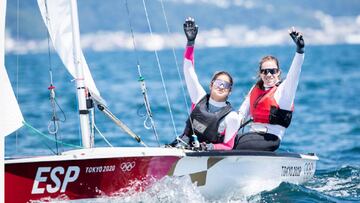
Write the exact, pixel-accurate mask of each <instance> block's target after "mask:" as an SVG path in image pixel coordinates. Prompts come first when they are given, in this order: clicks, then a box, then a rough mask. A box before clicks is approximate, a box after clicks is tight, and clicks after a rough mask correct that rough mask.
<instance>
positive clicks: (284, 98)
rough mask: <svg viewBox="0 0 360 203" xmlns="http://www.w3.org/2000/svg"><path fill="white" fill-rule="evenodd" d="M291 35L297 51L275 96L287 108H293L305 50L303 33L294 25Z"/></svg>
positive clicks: (282, 106)
mask: <svg viewBox="0 0 360 203" xmlns="http://www.w3.org/2000/svg"><path fill="white" fill-rule="evenodd" d="M289 35H290V37H291V38H292V39H293V41H294V43H295V44H296V53H295V56H294V59H293V61H292V63H291V66H290V69H289V72H288V74H287V76H286V79H285V80H284V81H283V82H282V83H281V84H280V85H279V87H278V89H277V91H276V92H275V94H274V98H275V100H276V101H277V103H278V104H279V107H280V108H281V109H285V110H291V109H292V105H293V103H294V99H295V93H296V89H297V86H298V83H299V78H300V72H301V67H302V64H303V61H304V52H305V42H304V39H303V35H302V34H301V33H299V32H297V31H296V30H295V28H294V27H292V30H289Z"/></svg>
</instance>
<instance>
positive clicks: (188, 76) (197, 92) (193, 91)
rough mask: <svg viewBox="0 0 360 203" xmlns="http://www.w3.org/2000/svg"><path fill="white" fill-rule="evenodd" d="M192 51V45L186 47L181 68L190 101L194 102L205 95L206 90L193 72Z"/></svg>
mask: <svg viewBox="0 0 360 203" xmlns="http://www.w3.org/2000/svg"><path fill="white" fill-rule="evenodd" d="M193 51H194V47H186V50H185V57H184V67H183V68H184V76H185V82H186V87H187V90H188V92H189V95H190V99H191V102H192V103H193V104H196V103H198V102H199V101H200V99H201V98H203V97H204V96H205V95H206V92H205V90H204V88H203V87H202V86H201V84H200V82H199V79H198V77H197V75H196V73H195V68H194V58H193Z"/></svg>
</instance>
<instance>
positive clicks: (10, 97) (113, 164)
mask: <svg viewBox="0 0 360 203" xmlns="http://www.w3.org/2000/svg"><path fill="white" fill-rule="evenodd" d="M45 1H46V4H45ZM1 3H2V4H5V5H1V8H3V9H4V12H2V14H1V17H2V18H1V22H0V23H1V27H0V29H1V33H0V38H1V39H0V40H1V42H2V43H0V44H1V49H0V54H1V57H0V58H1V59H0V85H1V87H0V88H1V91H0V98H1V99H0V116H1V125H0V137H1V138H2V139H3V138H4V137H5V136H7V135H9V134H11V133H12V132H14V131H16V130H17V129H18V128H20V127H22V126H23V125H24V123H25V122H24V118H23V116H22V113H21V111H20V108H19V104H18V102H17V100H16V97H15V94H14V92H13V89H12V87H11V83H10V80H9V77H8V75H7V72H6V69H5V62H4V59H5V57H4V56H5V51H4V43H3V42H4V35H5V34H4V33H5V14H6V12H5V8H6V1H1ZM38 4H39V8H40V12H41V14H42V17H43V20H44V22H45V24H46V26H47V29H48V32H49V35H50V38H51V41H52V42H53V46H54V48H55V50H56V52H57V53H58V54H59V56H60V58H61V60H62V61H63V63H64V65H65V66H66V68H67V69H68V71H69V72H70V73H71V75H72V76H73V77H74V79H75V81H76V86H77V87H76V88H77V98H78V108H79V117H80V119H79V123H80V127H81V135H82V145H83V146H82V149H75V150H69V151H65V152H62V153H60V154H58V155H51V156H37V157H24V158H13V159H6V160H5V194H4V195H3V197H5V202H12V203H13V202H29V201H32V200H44V199H45V198H58V197H65V198H66V199H70V200H73V199H89V198H97V197H101V196H104V195H106V196H112V195H114V194H118V193H119V191H125V192H126V191H127V190H128V189H129V188H130V187H136V188H135V190H136V191H143V190H146V189H147V188H149V187H151V185H152V184H153V183H154V182H156V181H158V180H161V179H162V178H164V177H167V176H170V177H171V176H174V177H181V176H188V177H190V179H191V181H192V182H193V183H194V184H196V185H197V186H198V188H199V190H200V192H201V193H202V194H203V196H204V197H206V198H218V197H220V196H221V195H227V194H229V193H230V192H234V191H242V192H244V193H246V192H248V190H249V188H251V187H252V186H255V185H258V184H259V182H261V181H264V180H265V181H266V182H267V183H268V184H267V186H266V187H265V186H264V187H261V188H260V191H261V190H270V189H273V188H275V187H277V186H278V185H279V184H280V183H282V182H289V183H294V184H301V183H304V182H306V181H308V180H310V179H311V178H312V177H313V176H314V173H315V170H316V161H317V160H318V157H317V156H316V155H315V154H297V153H285V152H284V153H281V152H260V151H241V150H231V151H196V150H191V149H186V148H175V147H147V146H146V145H145V144H144V143H143V142H142V141H141V139H140V137H139V136H137V135H136V134H135V133H133V132H132V131H131V130H130V129H129V128H128V127H127V126H126V125H125V124H123V123H122V122H121V121H120V120H118V119H117V118H116V117H114V116H113V115H112V114H111V112H110V111H109V110H108V109H107V107H106V104H105V102H104V100H103V99H102V98H101V96H100V92H99V91H98V90H97V88H96V86H95V83H94V80H93V79H92V76H91V73H90V70H89V68H88V66H87V64H86V60H85V57H84V55H83V53H82V51H81V48H80V34H79V25H78V16H77V4H76V0H38ZM89 100H93V101H95V103H96V105H97V106H98V107H99V109H100V110H101V111H103V112H104V113H105V114H106V115H108V116H109V117H110V118H111V119H112V120H113V121H114V122H115V123H116V124H117V125H120V127H122V128H123V130H125V131H126V132H127V133H128V134H129V135H130V136H132V137H133V138H134V139H136V140H137V141H138V142H140V143H142V144H143V145H144V146H143V147H94V143H93V139H92V138H91V137H92V132H91V130H90V128H91V127H90V126H89V123H90V122H89V116H90V115H89V106H88V105H87V104H88V102H87V101H89ZM136 181H138V182H141V184H137V185H135V186H133V183H134V182H136Z"/></svg>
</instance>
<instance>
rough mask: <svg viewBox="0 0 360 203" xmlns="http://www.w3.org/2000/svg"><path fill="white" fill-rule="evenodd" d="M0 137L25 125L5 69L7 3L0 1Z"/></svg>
mask: <svg viewBox="0 0 360 203" xmlns="http://www.w3.org/2000/svg"><path fill="white" fill-rule="evenodd" d="M0 8H1V12H0V13H1V14H0V16H1V17H0V137H5V136H6V135H9V134H11V133H12V132H14V131H15V130H17V129H19V128H20V127H21V126H22V125H23V124H22V122H23V120H24V118H23V116H22V114H21V111H20V107H19V104H18V102H17V100H16V97H15V94H14V91H13V89H12V87H11V83H10V80H9V77H8V74H7V72H6V69H5V15H6V1H0Z"/></svg>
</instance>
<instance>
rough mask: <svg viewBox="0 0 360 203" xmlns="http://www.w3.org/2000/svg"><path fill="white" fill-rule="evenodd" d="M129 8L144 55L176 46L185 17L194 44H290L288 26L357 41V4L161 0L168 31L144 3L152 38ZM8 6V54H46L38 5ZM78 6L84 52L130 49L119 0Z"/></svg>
mask: <svg viewBox="0 0 360 203" xmlns="http://www.w3.org/2000/svg"><path fill="white" fill-rule="evenodd" d="M127 3H128V7H129V11H130V19H131V23H132V24H133V29H134V32H135V37H136V40H137V44H138V46H139V47H138V48H139V49H144V50H151V49H166V48H170V47H182V46H183V44H184V40H185V39H184V37H183V34H182V32H183V31H182V23H183V21H184V19H185V18H186V16H193V17H194V18H195V19H196V22H197V24H198V25H199V27H200V34H199V38H198V40H197V44H198V46H199V47H222V46H232V47H246V46H263V45H283V44H289V43H291V42H290V41H289V38H288V37H287V29H288V28H289V27H291V26H295V27H296V28H298V29H299V30H301V31H302V32H304V34H305V35H306V39H307V42H309V43H308V44H312V45H316V44H359V43H360V1H358V0H327V1H321V0H302V1H296V2H295V1H285V0H273V1H265V0H251V1H250V0H163V5H164V9H165V13H166V16H167V20H168V24H169V28H170V32H171V33H170V34H168V32H167V28H166V23H165V20H164V15H163V10H162V6H161V1H159V0H151V1H145V4H146V8H147V10H148V13H149V19H150V23H151V26H152V30H153V32H154V33H155V37H153V38H150V36H149V28H148V25H147V21H146V16H145V12H144V5H143V1H142V0H129V1H128V2H127ZM7 6H8V13H7V45H6V47H7V50H8V52H42V51H46V48H47V43H46V30H45V27H44V24H43V23H42V19H41V17H40V13H39V10H38V8H37V2H36V1H35V0H30V1H28V0H26V1H9V2H8V5H7ZM78 9H79V18H80V29H81V34H82V46H83V48H84V49H90V50H95V51H109V50H117V49H132V43H131V35H130V28H129V16H128V14H127V12H126V2H125V0H105V1H97V0H82V1H78ZM15 39H16V40H15ZM19 43H20V45H21V46H16V45H19ZM19 47H21V48H19Z"/></svg>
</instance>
